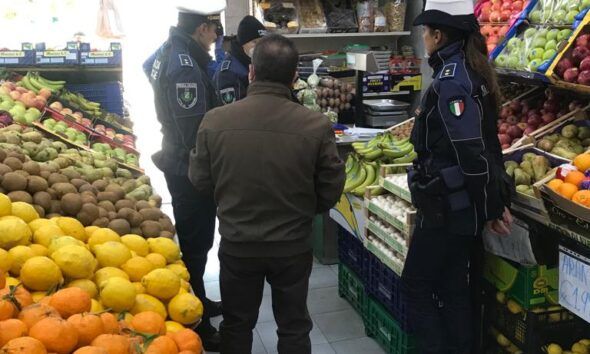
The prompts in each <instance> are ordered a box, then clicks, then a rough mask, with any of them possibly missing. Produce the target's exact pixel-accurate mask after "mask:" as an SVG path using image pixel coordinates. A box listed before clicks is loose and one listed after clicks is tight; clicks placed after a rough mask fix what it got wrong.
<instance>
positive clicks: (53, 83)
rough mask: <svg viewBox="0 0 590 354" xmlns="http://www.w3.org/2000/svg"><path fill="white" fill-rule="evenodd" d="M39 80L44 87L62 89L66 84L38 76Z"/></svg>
mask: <svg viewBox="0 0 590 354" xmlns="http://www.w3.org/2000/svg"><path fill="white" fill-rule="evenodd" d="M37 80H39V82H40V83H42V84H43V85H46V86H50V87H60V88H62V87H63V86H64V85H65V84H66V82H65V81H52V80H48V79H46V78H44V77H43V76H41V75H39V74H37Z"/></svg>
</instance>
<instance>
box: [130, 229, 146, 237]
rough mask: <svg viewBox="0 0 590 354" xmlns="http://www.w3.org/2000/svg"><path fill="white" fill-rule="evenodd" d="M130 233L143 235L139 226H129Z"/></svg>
mask: <svg viewBox="0 0 590 354" xmlns="http://www.w3.org/2000/svg"><path fill="white" fill-rule="evenodd" d="M131 233H132V234H133V235H139V236H143V231H141V227H132V228H131Z"/></svg>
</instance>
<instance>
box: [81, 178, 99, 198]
mask: <svg viewBox="0 0 590 354" xmlns="http://www.w3.org/2000/svg"><path fill="white" fill-rule="evenodd" d="M84 182H86V181H84ZM78 191H79V192H80V193H84V192H91V193H92V194H94V195H96V194H98V191H97V190H96V188H94V186H92V185H91V184H90V183H88V182H86V184H83V185H81V186H80V188H78Z"/></svg>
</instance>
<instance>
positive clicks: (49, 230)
mask: <svg viewBox="0 0 590 354" xmlns="http://www.w3.org/2000/svg"><path fill="white" fill-rule="evenodd" d="M38 220H41V219H38ZM60 236H66V234H65V233H64V232H63V230H62V229H61V228H60V227H59V226H57V225H55V223H53V222H51V224H47V225H43V226H41V227H39V228H38V229H37V230H36V231H34V232H33V241H34V242H35V243H38V244H40V245H43V246H45V247H49V245H50V244H51V241H53V239H55V238H58V237H60Z"/></svg>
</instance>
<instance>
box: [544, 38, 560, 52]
mask: <svg viewBox="0 0 590 354" xmlns="http://www.w3.org/2000/svg"><path fill="white" fill-rule="evenodd" d="M550 49H557V41H556V40H555V39H551V40H549V41H547V43H546V44H545V50H550Z"/></svg>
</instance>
